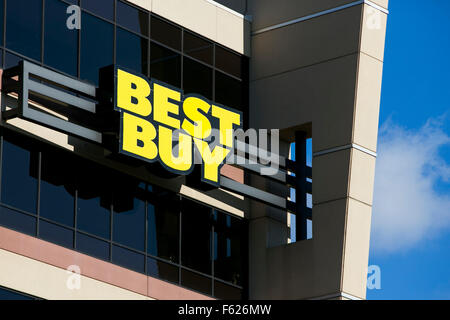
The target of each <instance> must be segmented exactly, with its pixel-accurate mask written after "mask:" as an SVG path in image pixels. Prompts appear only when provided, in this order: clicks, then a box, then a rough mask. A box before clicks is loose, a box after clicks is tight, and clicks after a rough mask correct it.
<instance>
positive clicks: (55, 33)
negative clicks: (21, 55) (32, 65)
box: [44, 0, 78, 76]
mask: <svg viewBox="0 0 450 320" xmlns="http://www.w3.org/2000/svg"><path fill="white" fill-rule="evenodd" d="M66 9H67V4H65V3H62V2H61V1H58V0H46V1H45V27H44V30H45V31H44V32H45V33H44V47H45V50H44V63H45V64H46V65H48V66H50V67H53V68H56V69H58V70H61V71H63V72H66V73H68V74H70V75H73V76H77V73H78V64H77V60H78V30H77V29H73V30H70V29H68V28H67V25H66V22H67V14H66Z"/></svg>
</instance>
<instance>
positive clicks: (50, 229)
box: [39, 220, 73, 248]
mask: <svg viewBox="0 0 450 320" xmlns="http://www.w3.org/2000/svg"><path fill="white" fill-rule="evenodd" d="M39 237H40V238H41V239H44V240H47V241H50V242H53V243H56V244H59V245H61V246H64V247H68V248H72V247H73V231H72V230H70V229H67V228H63V227H60V226H58V225H56V224H53V223H49V222H47V221H44V220H39Z"/></svg>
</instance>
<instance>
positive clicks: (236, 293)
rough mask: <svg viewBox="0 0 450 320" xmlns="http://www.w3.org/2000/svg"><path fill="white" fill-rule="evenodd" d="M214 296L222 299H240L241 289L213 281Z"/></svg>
mask: <svg viewBox="0 0 450 320" xmlns="http://www.w3.org/2000/svg"><path fill="white" fill-rule="evenodd" d="M214 296H215V297H216V298H219V299H222V300H241V299H242V290H241V289H239V288H236V287H232V286H229V285H226V284H225V283H222V282H220V281H214Z"/></svg>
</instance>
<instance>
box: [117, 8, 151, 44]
mask: <svg viewBox="0 0 450 320" xmlns="http://www.w3.org/2000/svg"><path fill="white" fill-rule="evenodd" d="M148 19H149V15H148V13H146V12H144V11H141V10H138V9H136V8H134V7H132V6H130V5H128V4H126V3H123V2H122V1H117V23H118V24H120V25H122V26H124V27H125V28H127V29H130V30H132V31H135V32H137V33H140V34H143V35H144V36H148Z"/></svg>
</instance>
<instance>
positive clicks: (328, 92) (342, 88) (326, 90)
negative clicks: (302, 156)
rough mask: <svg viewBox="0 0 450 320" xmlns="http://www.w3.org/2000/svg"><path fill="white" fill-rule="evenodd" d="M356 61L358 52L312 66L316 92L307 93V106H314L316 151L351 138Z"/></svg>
mask: <svg viewBox="0 0 450 320" xmlns="http://www.w3.org/2000/svg"><path fill="white" fill-rule="evenodd" d="M357 62H358V55H357V54H355V55H351V56H347V57H343V58H340V59H336V60H333V61H329V62H326V63H323V64H320V65H318V66H315V67H314V68H313V69H315V71H316V72H315V73H314V74H312V75H311V76H310V77H311V78H310V81H311V82H312V83H313V85H314V88H313V92H309V93H308V92H306V93H305V94H306V95H307V97H308V98H309V101H308V102H309V103H308V104H307V105H306V106H308V107H309V108H311V109H313V121H312V123H313V137H314V143H313V152H318V151H323V150H327V149H330V148H335V147H340V146H345V145H348V144H349V143H351V141H352V131H353V112H354V106H355V89H356V80H357V77H356V74H357ZM305 99H306V97H305ZM306 106H305V107H306Z"/></svg>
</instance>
